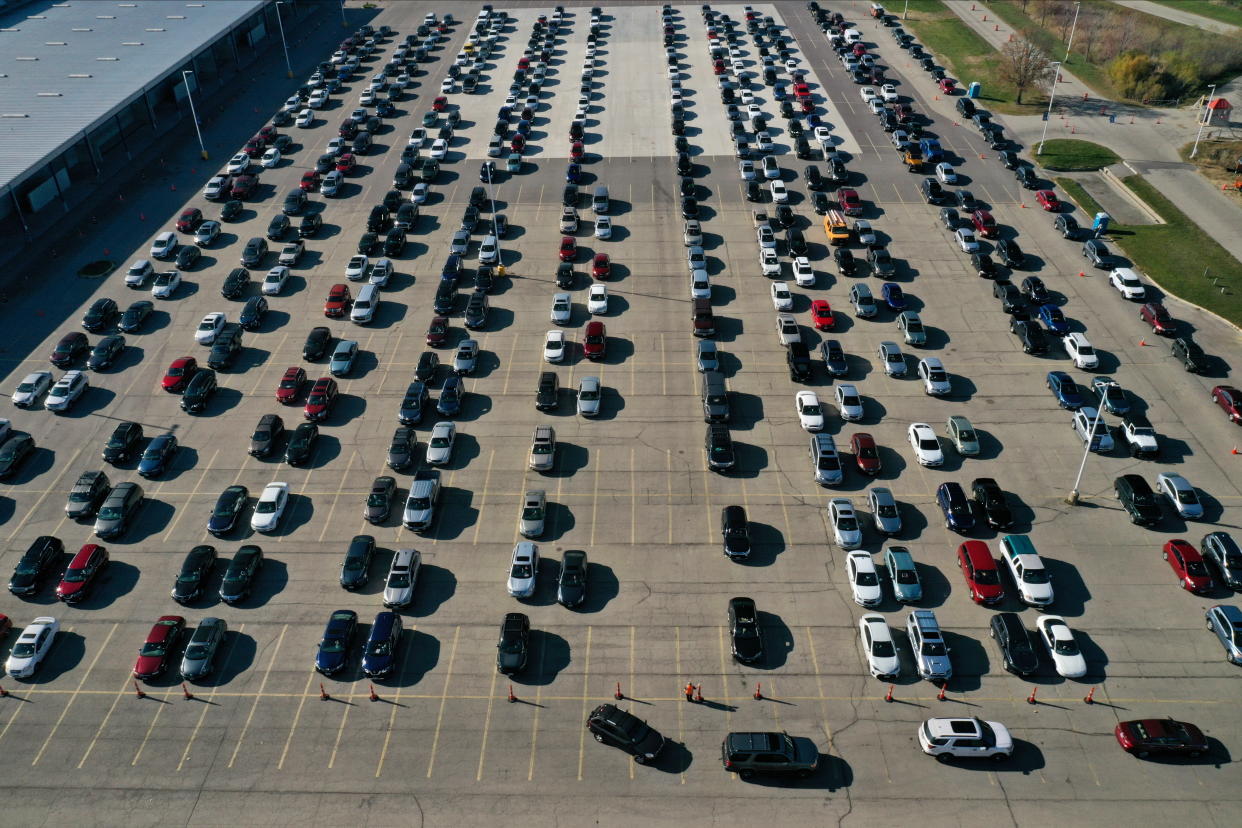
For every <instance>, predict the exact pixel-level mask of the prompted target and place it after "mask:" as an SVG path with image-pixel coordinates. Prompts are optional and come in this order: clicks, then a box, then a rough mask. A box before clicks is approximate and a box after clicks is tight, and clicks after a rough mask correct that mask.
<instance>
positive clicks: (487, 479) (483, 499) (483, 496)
mask: <svg viewBox="0 0 1242 828" xmlns="http://www.w3.org/2000/svg"><path fill="white" fill-rule="evenodd" d="M495 459H496V449H494V448H493V449H489V450H488V452H487V472H486V473H485V474H484V475H483V488H482V489H481V490H480V491H479V516H478V517H477V518H475V521H474V538H473V539H472V540H471V541H470V542H471V544H478V542H479V530H480V529H482V528H483V520H482V518H483V506H484V505H485V504H486V503H487V494H488V492H487V486H488V484H489V483H491V481H492V461H493V460H495Z"/></svg>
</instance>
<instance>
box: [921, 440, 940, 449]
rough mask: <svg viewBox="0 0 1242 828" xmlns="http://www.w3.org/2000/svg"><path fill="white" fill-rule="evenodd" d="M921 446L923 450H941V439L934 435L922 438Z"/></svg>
mask: <svg viewBox="0 0 1242 828" xmlns="http://www.w3.org/2000/svg"><path fill="white" fill-rule="evenodd" d="M919 448H920V449H922V450H923V451H939V450H940V441H939V440H937V439H936V438H934V437H933V438H931V439H920V440H919Z"/></svg>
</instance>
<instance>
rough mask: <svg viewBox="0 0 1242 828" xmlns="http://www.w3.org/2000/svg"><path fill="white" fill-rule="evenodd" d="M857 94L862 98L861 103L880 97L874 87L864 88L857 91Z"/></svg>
mask: <svg viewBox="0 0 1242 828" xmlns="http://www.w3.org/2000/svg"><path fill="white" fill-rule="evenodd" d="M858 94H859V95H861V96H862V101H863V103H866V102H867V101H869V100H871V99H872V98H878V97H880V93H879V92H876V91H875V87H874V86H864V87H863V88H862V89H859V90H858Z"/></svg>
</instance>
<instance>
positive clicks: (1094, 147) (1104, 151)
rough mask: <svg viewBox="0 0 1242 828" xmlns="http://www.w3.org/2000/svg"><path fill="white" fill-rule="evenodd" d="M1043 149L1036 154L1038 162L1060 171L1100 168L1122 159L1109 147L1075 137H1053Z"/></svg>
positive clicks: (1046, 142)
mask: <svg viewBox="0 0 1242 828" xmlns="http://www.w3.org/2000/svg"><path fill="white" fill-rule="evenodd" d="M1043 150H1044V151H1043V152H1042V153H1040V154H1039V155H1036V156H1034V157H1035V160H1036V162H1038V163H1039V164H1040V165H1041V166H1043V167H1044V168H1046V169H1049V170H1056V171H1058V172H1073V171H1084V170H1099V169H1103V168H1104V167H1107V166H1109V165H1111V164H1116V163H1117V162H1118V161H1120V160H1121V156H1119V155H1117V153H1115V152H1113V151H1112V150H1110V149H1109V148H1108V147H1102V146H1100V145H1099V144H1093V143H1091V142H1090V141H1079V140H1077V139H1075V138H1053V139H1052V140H1051V141H1045V142H1044V144H1043Z"/></svg>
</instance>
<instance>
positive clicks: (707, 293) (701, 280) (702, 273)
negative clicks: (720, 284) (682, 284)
mask: <svg viewBox="0 0 1242 828" xmlns="http://www.w3.org/2000/svg"><path fill="white" fill-rule="evenodd" d="M690 298H691V299H711V298H712V281H711V279H710V278H709V277H708V275H707V271H706V270H702V269H700V270H692V271H691V272H690Z"/></svg>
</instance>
